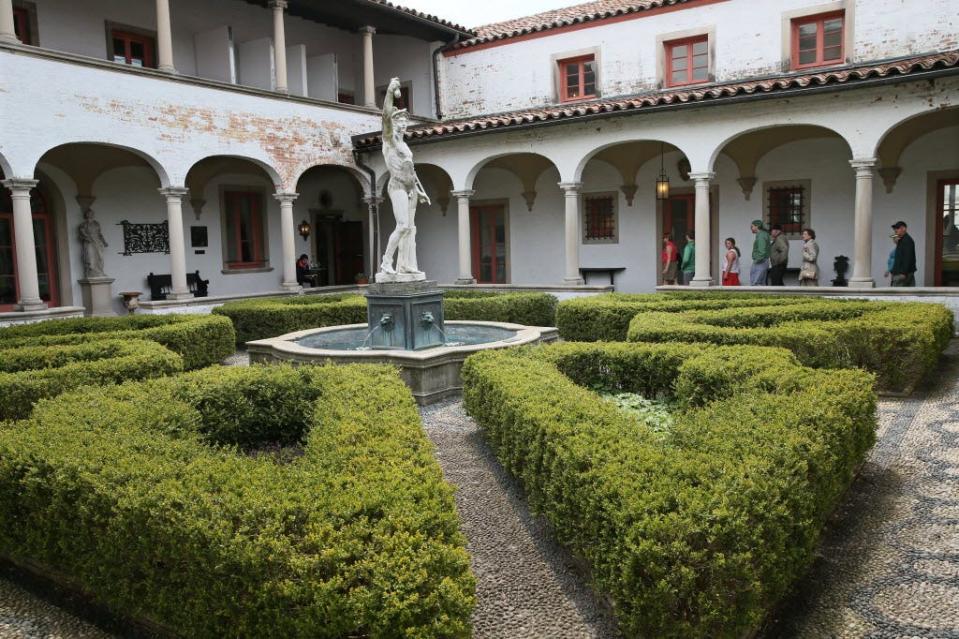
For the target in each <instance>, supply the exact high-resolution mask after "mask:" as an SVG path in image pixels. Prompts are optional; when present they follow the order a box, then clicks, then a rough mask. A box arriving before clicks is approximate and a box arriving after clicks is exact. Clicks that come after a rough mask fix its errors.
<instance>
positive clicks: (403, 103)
mask: <svg viewBox="0 0 959 639" xmlns="http://www.w3.org/2000/svg"><path fill="white" fill-rule="evenodd" d="M377 94H378V95H379V96H380V102H379V104H380V105H381V106H382V104H383V101H384V100H386V87H380V88H379V89H377ZM410 104H411V103H410V85H409V84H404V85H402V86H401V87H400V97H399V98H394V100H393V105H394V106H395V107H396V108H397V109H406V110H407V111H409V112H410V113H412V112H413V109H412V108H411V107H410Z"/></svg>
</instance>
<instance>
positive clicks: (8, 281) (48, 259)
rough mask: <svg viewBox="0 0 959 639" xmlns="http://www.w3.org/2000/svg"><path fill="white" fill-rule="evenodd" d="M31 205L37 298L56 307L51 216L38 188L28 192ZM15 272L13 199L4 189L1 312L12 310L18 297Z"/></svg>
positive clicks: (0, 228) (0, 233) (0, 213)
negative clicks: (37, 284)
mask: <svg viewBox="0 0 959 639" xmlns="http://www.w3.org/2000/svg"><path fill="white" fill-rule="evenodd" d="M30 208H31V210H32V212H33V236H34V242H35V246H36V255H37V277H38V279H39V283H40V299H42V300H43V301H44V302H46V303H47V305H49V306H59V304H60V295H59V288H58V274H57V260H56V254H55V251H54V247H55V245H56V244H55V239H56V238H55V230H54V224H53V216H52V215H51V214H50V211H49V209H48V208H47V206H46V202H45V200H44V198H43V196H42V195H41V194H40V192H39V191H38V190H37V189H33V190H32V191H31V194H30ZM18 275H19V274H18V271H17V245H16V229H15V227H14V222H13V200H12V198H11V197H10V190H9V189H6V188H4V189H2V191H0V312H6V311H12V310H14V306H15V305H16V303H17V300H19V299H20V285H19V278H18Z"/></svg>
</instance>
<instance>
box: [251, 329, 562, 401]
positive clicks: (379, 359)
mask: <svg viewBox="0 0 959 639" xmlns="http://www.w3.org/2000/svg"><path fill="white" fill-rule="evenodd" d="M444 329H445V331H446V345H445V346H436V347H434V348H427V349H423V350H419V351H408V350H373V349H370V348H369V347H368V346H367V343H368V339H367V338H368V335H369V327H368V326H367V325H366V324H351V325H348V326H329V327H326V328H313V329H309V330H305V331H297V332H296V333H288V334H287V335H281V336H280V337H274V338H271V339H260V340H256V341H253V342H247V343H246V347H247V351H248V352H249V354H250V363H253V364H277V363H281V362H289V363H292V364H327V363H337V364H363V363H366V364H393V365H394V366H398V367H399V368H400V374H401V376H402V377H403V380H404V381H405V382H406V384H407V385H408V386H409V387H410V390H412V391H413V397H415V398H416V401H417V402H418V403H420V404H431V403H433V402H438V401H440V400H442V399H445V398H447V397H452V396H456V395H459V394H460V393H462V391H463V381H462V379H461V378H460V369H461V368H462V367H463V361H464V360H465V359H466V358H467V357H469V356H470V355H472V354H473V353H477V352H479V351H484V350H489V349H494V348H510V347H512V346H522V345H524V344H536V343H539V342H552V341H555V340H557V339H559V332H558V331H557V329H555V328H550V327H544V326H522V325H520V324H507V323H503V322H446V323H445V326H444Z"/></svg>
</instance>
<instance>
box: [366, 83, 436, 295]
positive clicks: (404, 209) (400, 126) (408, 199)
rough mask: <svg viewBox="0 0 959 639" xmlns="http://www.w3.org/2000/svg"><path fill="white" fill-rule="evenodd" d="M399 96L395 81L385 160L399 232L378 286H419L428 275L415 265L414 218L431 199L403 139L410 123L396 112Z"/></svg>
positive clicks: (388, 101)
mask: <svg viewBox="0 0 959 639" xmlns="http://www.w3.org/2000/svg"><path fill="white" fill-rule="evenodd" d="M400 95H401V94H400V80H399V78H393V79H392V80H390V86H389V87H388V88H387V90H386V98H385V99H384V100H383V158H384V159H385V160H386V168H387V170H389V172H390V181H389V184H388V185H387V192H388V193H389V196H390V202H391V203H392V204H393V216H394V217H395V218H396V228H395V229H394V230H393V233H392V234H390V239H389V241H388V242H387V244H386V252H385V253H384V254H383V261H382V263H381V264H380V271H379V273H377V274H376V281H377V282H416V281H419V280H425V279H426V274H425V273H423V271H421V270H420V269H419V267H418V266H417V263H416V226H415V217H416V205H417V204H419V203H420V202H423V203H425V204H426V205H427V206H429V204H430V198H429V197H428V196H427V195H426V191H425V190H424V189H423V184H422V183H421V182H420V180H419V178H418V177H416V170H415V169H414V167H413V152H412V151H410V147H409V145H407V144H406V140H404V139H403V135H404V134H405V133H406V127H407V126H408V124H409V119H408V113H407V111H406V109H397V108H396V105H395V104H394V101H395V100H396V98H399V97H400ZM394 256H395V257H396V267H395V268H394V267H393V258H394Z"/></svg>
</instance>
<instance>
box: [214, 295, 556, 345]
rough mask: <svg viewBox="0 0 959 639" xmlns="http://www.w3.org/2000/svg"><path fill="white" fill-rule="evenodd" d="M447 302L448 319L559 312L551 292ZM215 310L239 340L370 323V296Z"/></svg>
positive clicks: (537, 319) (547, 322)
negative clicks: (367, 298)
mask: <svg viewBox="0 0 959 639" xmlns="http://www.w3.org/2000/svg"><path fill="white" fill-rule="evenodd" d="M443 304H444V312H445V317H446V319H447V320H476V321H487V322H512V323H514V324H525V325H527V326H552V324H553V322H554V321H555V316H556V298H555V297H553V296H552V295H549V294H546V293H485V292H480V291H448V292H446V293H445V295H444V302H443ZM213 313H214V314H215V315H223V316H225V317H228V318H230V320H231V321H232V322H233V325H234V326H235V327H236V339H237V342H238V343H240V344H243V343H245V342H249V341H251V340H257V339H266V338H269V337H277V336H278V335H284V334H286V333H293V332H296V331H303V330H307V329H310V328H322V327H324V326H339V325H344V324H365V323H366V321H367V318H366V298H365V297H363V296H362V295H309V296H301V297H273V298H264V299H253V300H243V301H240V302H230V303H229V304H224V305H223V306H220V307H218V308H216V309H214V310H213Z"/></svg>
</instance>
